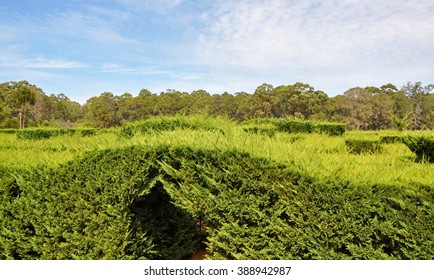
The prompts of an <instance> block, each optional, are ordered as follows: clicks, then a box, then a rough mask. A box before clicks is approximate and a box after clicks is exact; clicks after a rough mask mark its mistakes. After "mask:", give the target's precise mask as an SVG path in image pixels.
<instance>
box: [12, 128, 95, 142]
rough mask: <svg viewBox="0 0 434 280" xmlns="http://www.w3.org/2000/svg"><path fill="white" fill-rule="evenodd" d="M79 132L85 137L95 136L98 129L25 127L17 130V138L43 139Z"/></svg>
mask: <svg viewBox="0 0 434 280" xmlns="http://www.w3.org/2000/svg"><path fill="white" fill-rule="evenodd" d="M74 134H79V135H81V136H83V137H86V136H93V135H95V134H96V130H95V129H92V128H86V129H72V128H68V129H66V128H61V129H25V130H17V131H16V135H17V139H21V140H22V139H25V140H41V139H49V138H51V137H52V136H61V135H74Z"/></svg>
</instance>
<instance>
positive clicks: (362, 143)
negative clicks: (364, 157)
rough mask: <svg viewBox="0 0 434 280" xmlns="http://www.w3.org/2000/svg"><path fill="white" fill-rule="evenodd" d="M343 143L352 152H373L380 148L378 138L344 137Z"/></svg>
mask: <svg viewBox="0 0 434 280" xmlns="http://www.w3.org/2000/svg"><path fill="white" fill-rule="evenodd" d="M345 145H346V146H347V149H348V151H349V152H350V153H352V154H375V153H380V152H381V150H382V149H381V141H379V140H367V139H346V140H345Z"/></svg>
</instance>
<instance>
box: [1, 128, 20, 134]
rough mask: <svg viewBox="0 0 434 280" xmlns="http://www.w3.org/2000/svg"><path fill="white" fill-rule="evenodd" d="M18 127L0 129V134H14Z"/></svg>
mask: <svg viewBox="0 0 434 280" xmlns="http://www.w3.org/2000/svg"><path fill="white" fill-rule="evenodd" d="M17 131H18V129H0V134H15V133H17Z"/></svg>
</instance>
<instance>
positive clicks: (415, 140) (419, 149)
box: [404, 136, 434, 163]
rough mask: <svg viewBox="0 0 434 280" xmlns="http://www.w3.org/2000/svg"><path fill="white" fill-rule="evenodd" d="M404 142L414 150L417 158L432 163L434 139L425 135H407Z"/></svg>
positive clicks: (433, 158) (433, 160)
mask: <svg viewBox="0 0 434 280" xmlns="http://www.w3.org/2000/svg"><path fill="white" fill-rule="evenodd" d="M404 143H405V144H406V145H407V146H408V148H409V149H410V150H411V151H412V152H414V153H415V154H416V155H417V157H418V159H419V160H421V161H422V160H426V161H428V162H431V163H434V139H433V138H431V137H427V136H418V137H417V136H416V137H412V136H408V137H406V138H405V139H404Z"/></svg>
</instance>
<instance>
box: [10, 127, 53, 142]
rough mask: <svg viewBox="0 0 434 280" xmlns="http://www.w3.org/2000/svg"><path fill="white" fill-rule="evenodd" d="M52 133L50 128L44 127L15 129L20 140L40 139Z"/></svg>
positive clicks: (46, 137) (48, 136)
mask: <svg viewBox="0 0 434 280" xmlns="http://www.w3.org/2000/svg"><path fill="white" fill-rule="evenodd" d="M52 135H53V131H52V130H46V129H31V130H30V129H26V130H18V131H17V139H20V140H24V139H25V140H40V139H48V138H50V137H51V136H52Z"/></svg>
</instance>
